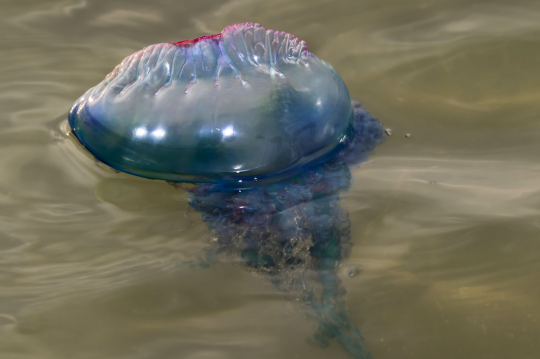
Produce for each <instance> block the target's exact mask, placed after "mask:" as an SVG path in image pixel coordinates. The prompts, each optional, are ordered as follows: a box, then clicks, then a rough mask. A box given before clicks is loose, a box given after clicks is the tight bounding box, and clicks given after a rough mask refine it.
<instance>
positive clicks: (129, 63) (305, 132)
mask: <svg viewBox="0 0 540 359" xmlns="http://www.w3.org/2000/svg"><path fill="white" fill-rule="evenodd" d="M69 125H70V127H71V129H72V133H73V134H74V135H75V137H76V138H77V139H78V140H79V142H80V143H81V144H82V146H84V147H85V148H86V149H87V150H88V151H89V152H90V153H91V154H92V155H94V156H95V158H96V159H98V160H100V161H102V162H104V163H106V164H107V165H109V166H111V167H112V168H114V169H116V170H118V171H122V172H127V173H130V174H134V175H137V176H141V177H146V178H151V179H159V180H166V181H169V182H171V184H173V185H174V186H175V187H176V188H183V189H185V190H186V192H187V193H188V194H189V195H190V198H189V201H190V205H191V207H192V208H193V209H195V210H196V211H197V212H199V213H200V214H201V218H202V220H203V221H204V222H206V223H207V224H208V227H209V230H210V233H211V238H213V240H212V241H210V244H209V246H208V247H207V248H206V250H205V251H204V255H203V256H201V258H200V259H197V260H194V261H191V262H189V263H183V264H182V265H189V266H195V267H197V268H199V267H200V266H202V267H206V266H208V265H211V264H212V263H216V262H220V261H222V260H225V261H227V262H229V261H232V262H234V263H241V264H242V265H244V266H246V267H248V268H250V269H251V270H252V271H254V272H256V273H259V274H261V275H263V276H265V277H267V278H268V279H269V280H270V281H271V282H272V283H273V284H274V285H275V287H276V288H277V289H278V290H280V291H281V292H283V293H284V294H286V295H288V296H290V297H293V298H295V299H297V300H300V302H301V303H303V308H304V309H305V310H306V312H305V313H306V315H307V316H308V317H310V318H312V319H313V320H314V321H315V322H316V323H317V325H318V328H317V330H316V332H315V334H314V336H313V337H312V338H311V339H310V342H311V343H313V344H317V345H320V346H322V347H325V346H327V345H329V344H330V339H336V341H337V342H339V343H340V344H341V345H342V347H343V348H344V349H345V350H346V351H347V352H348V353H349V354H351V355H352V356H353V357H355V358H358V359H368V358H370V357H371V356H370V354H369V352H368V351H367V350H366V349H365V345H364V341H363V338H362V335H361V334H360V332H359V330H358V328H357V327H356V326H355V325H354V324H353V322H352V320H351V318H350V315H349V312H348V310H347V307H346V304H345V298H344V295H345V292H346V291H345V288H344V287H343V286H342V285H341V281H340V279H339V276H338V273H337V272H338V269H339V267H340V266H341V263H342V261H343V260H344V259H346V258H348V256H349V255H350V252H351V249H352V243H351V242H350V239H351V234H350V220H349V218H348V215H347V213H346V212H345V211H343V210H342V209H341V208H340V193H342V192H344V191H347V190H348V189H349V187H350V185H351V181H352V176H351V172H350V170H349V167H350V166H354V165H358V164H359V163H361V162H364V161H366V160H367V158H368V154H369V152H370V151H372V150H373V149H374V148H375V146H376V145H378V144H379V143H380V142H381V141H382V133H383V128H382V125H381V123H380V122H379V121H377V119H376V118H374V117H373V116H372V115H371V114H370V113H369V112H368V111H366V109H364V108H363V107H362V106H361V105H360V104H359V103H357V102H355V101H351V99H350V96H349V92H348V90H347V87H346V86H345V84H344V82H343V80H342V79H341V77H340V76H339V75H338V74H337V72H336V71H335V70H334V69H333V68H332V66H331V65H329V64H328V63H326V62H324V61H323V60H320V59H318V58H317V57H316V56H315V55H313V54H311V53H309V52H308V51H307V47H306V44H305V42H304V41H300V40H299V39H298V38H296V37H294V36H292V35H290V34H287V33H284V32H280V31H274V30H268V29H266V28H264V27H262V26H260V25H259V24H254V23H243V24H237V25H231V26H228V27H227V28H225V29H224V30H223V31H222V32H221V34H218V35H213V36H203V37H201V38H198V39H194V40H187V41H181V42H177V43H167V44H157V45H152V46H149V47H147V48H145V49H144V50H141V51H139V52H136V53H135V54H133V55H130V56H128V57H127V58H126V59H124V60H123V61H122V63H121V64H120V65H118V66H117V67H116V68H115V69H114V70H113V71H112V72H111V73H110V74H109V75H108V76H107V77H106V78H105V80H104V81H103V82H101V83H100V84H98V85H97V86H96V87H94V88H91V89H90V90H88V91H87V92H86V93H85V94H84V95H83V96H82V97H81V98H79V100H77V101H76V102H75V104H74V105H73V107H72V108H71V111H70V113H69ZM182 182H192V183H196V184H195V185H190V186H185V185H183V184H181V183H182Z"/></svg>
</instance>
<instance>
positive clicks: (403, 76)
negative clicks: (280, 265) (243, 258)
mask: <svg viewBox="0 0 540 359" xmlns="http://www.w3.org/2000/svg"><path fill="white" fill-rule="evenodd" d="M0 18H1V20H2V21H0V30H1V33H2V37H1V38H0V42H1V45H2V57H1V58H0V63H1V66H0V78H1V81H0V121H2V127H1V130H0V140H1V141H0V153H1V155H0V202H1V203H2V206H1V207H0V333H1V335H0V354H1V355H0V357H1V358H7V359H11V358H17V359H19V358H25V359H26V358H32V359H33V358H36V359H37V358H39V359H44V358H47V359H48V358H51V359H52V358H54V359H57V358H70V359H72V358H97V357H99V358H178V357H182V358H253V357H257V358H329V357H332V358H348V357H349V355H348V354H347V353H346V351H345V350H343V349H342V348H341V346H340V345H338V344H337V341H336V340H331V341H330V342H329V343H330V345H329V347H328V348H326V349H324V350H323V349H320V348H318V347H317V346H313V345H309V344H308V343H306V341H305V339H306V338H309V337H313V334H314V333H313V323H312V322H310V321H309V320H306V319H305V316H306V311H307V309H305V310H304V311H302V310H299V309H300V308H301V307H302V305H301V302H296V301H292V300H290V298H288V297H284V295H283V293H282V292H280V291H279V290H278V289H276V287H275V286H274V285H272V284H271V283H270V282H269V281H265V280H261V278H260V276H261V274H256V275H252V273H251V271H250V270H247V268H248V267H246V266H235V265H232V264H230V263H222V262H220V263H217V264H213V265H212V266H210V267H209V268H208V269H206V270H199V269H192V268H188V267H185V266H182V265H179V263H186V262H189V261H190V260H192V259H193V258H198V257H201V255H202V254H203V253H205V250H206V249H207V248H208V246H211V244H209V243H208V242H207V241H206V239H207V238H208V236H209V233H210V232H209V230H208V228H207V227H206V225H205V224H204V223H203V222H202V221H201V220H200V214H199V213H197V212H196V211H195V210H194V209H193V208H192V207H190V206H189V204H188V196H187V195H186V194H185V193H184V191H182V190H179V189H177V190H175V189H174V188H173V187H171V186H169V185H167V184H165V183H161V182H159V181H148V180H143V179H138V178H134V177H131V176H128V175H124V174H117V173H114V172H112V171H110V170H109V169H107V168H103V167H102V166H101V165H99V164H95V163H94V161H93V160H92V159H91V158H89V157H86V155H85V154H84V153H82V152H81V151H79V150H77V149H76V148H75V147H74V144H73V142H72V141H69V140H66V139H65V136H61V135H59V134H58V130H57V128H58V124H59V123H61V122H62V121H64V120H65V118H66V114H67V111H68V108H69V107H70V105H71V104H72V102H73V101H74V100H75V99H76V98H77V97H78V96H79V95H80V94H81V93H83V92H84V91H85V90H86V89H87V88H89V87H91V86H92V85H94V84H96V83H98V82H99V81H100V80H101V79H102V78H103V76H104V75H105V74H106V73H108V72H109V71H110V70H111V69H112V68H113V67H114V66H115V65H116V64H117V63H118V62H119V61H120V60H121V59H123V58H124V57H125V56H126V55H128V54H131V53H133V52H134V51H136V50H139V49H140V48H142V47H144V46H145V45H148V44H153V43H158V42H164V41H178V40H180V39H188V38H194V37H197V36H200V35H203V34H204V35H208V34H211V33H213V32H215V31H216V30H217V31H219V30H220V29H222V28H224V27H225V26H226V25H228V24H231V23H238V22H242V21H256V22H260V23H262V24H263V25H265V26H267V27H270V28H275V29H280V30H284V31H287V32H290V33H293V34H295V35H297V36H299V37H300V38H302V39H305V40H306V41H307V43H308V45H309V48H310V50H311V51H312V52H314V53H315V54H316V55H317V56H319V57H320V58H322V59H324V60H326V61H328V62H330V63H331V64H333V65H334V67H335V68H336V69H337V71H338V72H339V73H340V75H341V76H342V77H343V79H344V81H345V82H346V84H347V86H348V87H349V90H350V92H351V97H352V98H355V99H361V100H362V101H363V102H364V105H365V106H366V107H367V108H368V109H369V111H370V112H372V113H373V114H375V115H377V117H379V118H380V119H382V121H383V122H384V124H385V127H388V128H390V129H392V136H390V137H388V138H387V141H386V143H385V144H384V146H381V147H379V148H377V150H376V152H375V154H374V155H372V156H371V158H370V161H369V162H367V163H365V164H363V165H362V167H361V168H358V169H353V170H352V177H353V178H354V181H353V183H352V185H351V188H350V190H349V191H348V192H347V193H346V194H345V195H342V197H341V198H340V204H339V205H340V207H341V209H342V210H343V211H346V212H348V213H349V220H350V221H351V240H350V243H352V244H353V245H354V247H352V253H351V255H350V256H349V258H347V259H343V261H342V265H341V267H339V268H338V269H337V271H336V275H337V276H338V277H339V278H340V279H341V280H342V284H341V285H342V286H343V287H344V288H346V289H347V294H346V303H347V307H348V313H349V315H350V317H349V319H350V321H351V323H353V324H354V325H355V326H356V327H358V328H359V330H360V332H361V333H362V335H363V337H364V345H365V347H366V348H368V349H369V351H370V352H371V355H372V357H373V358H435V357H436V358H449V359H450V358H452V359H453V358H471V359H472V358H474V359H476V358H483V357H485V358H497V359H498V358H501V359H502V358H536V357H538V356H539V353H540V348H539V347H538V343H537V338H539V337H540V322H539V320H540V319H539V316H540V311H539V309H538V302H539V301H540V291H539V290H538V289H537V287H538V286H537V283H538V280H539V274H538V273H539V270H540V268H539V266H540V264H539V263H540V243H539V242H538V238H539V232H540V230H539V226H540V221H539V220H538V218H539V216H538V212H539V210H540V188H538V186H539V185H538V177H539V175H540V165H539V162H538V153H539V152H540V151H539V147H538V146H539V142H538V141H537V137H538V113H540V108H539V105H538V103H539V101H538V98H539V94H540V70H539V67H538V57H539V55H540V54H539V49H540V46H539V45H540V7H539V5H538V3H537V2H536V1H530V0H529V1H527V0H522V1H516V2H512V3H509V2H508V1H498V0H489V1H483V0H474V1H470V0H469V1H461V0H452V1H449V0H433V1H431V0H430V1H420V0H413V1H408V2H406V3H403V2H400V1H392V0H389V1H383V2H380V1H378V2H377V1H345V0H344V1H331V2H328V1H325V0H311V1H303V0H293V1H290V0H288V1H281V0H276V1H268V2H262V1H256V0H231V1H224V2H223V1H219V2H218V1H215V0H200V1H197V2H188V1H176V2H171V1H168V0H163V1H160V0H156V1H153V2H151V3H149V2H144V1H138V0H134V1H129V2H128V1H97V0H96V1H84V0H41V1H24V2H23V1H21V2H7V3H6V4H4V5H3V6H2V11H1V13H0ZM406 133H410V134H411V137H409V138H406V137H405V134H406ZM351 269H352V270H353V272H354V276H349V275H348V273H349V271H350V270H351ZM254 272H256V273H257V271H256V270H254Z"/></svg>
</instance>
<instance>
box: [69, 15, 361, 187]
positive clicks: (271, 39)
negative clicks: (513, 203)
mask: <svg viewBox="0 0 540 359" xmlns="http://www.w3.org/2000/svg"><path fill="white" fill-rule="evenodd" d="M352 117H353V111H352V107H351V99H350V96H349V92H348V90H347V87H346V86H345V84H344V82H343V80H342V79H341V77H340V76H339V75H338V74H337V72H336V71H335V70H334V68H333V67H332V66H331V65H330V64H328V63H327V62H325V61H323V60H320V59H319V58H317V57H316V56H315V55H313V54H312V53H310V52H309V51H308V50H307V46H306V43H305V42H304V41H301V40H299V39H298V38H296V37H295V36H293V35H290V34H287V33H285V32H282V31H274V30H269V29H266V28H264V27H262V26H261V25H259V24H255V23H243V24H236V25H231V26H228V27H226V28H225V29H224V30H223V31H222V32H221V33H220V34H218V35H213V36H203V37H200V38H197V39H193V40H186V41H180V42H176V43H163V44H156V45H151V46H148V47H146V48H145V49H143V50H141V51H138V52H136V53H134V54H132V55H130V56H128V57H126V58H125V59H124V60H123V61H122V62H121V63H120V64H119V65H118V66H116V68H115V69H114V70H113V71H112V72H111V73H110V74H109V75H107V77H106V78H105V79H104V80H103V81H102V82H101V83H100V84H98V85H97V86H95V87H93V88H91V89H90V90H88V91H87V92H86V93H85V94H84V95H83V96H82V97H80V98H79V99H78V100H77V101H76V102H75V104H74V105H73V107H72V108H71V110H70V113H69V124H70V127H71V129H72V132H73V133H74V134H75V135H76V137H77V138H78V140H79V141H80V142H81V144H82V145H83V146H84V147H85V148H86V149H87V150H88V151H90V152H91V153H92V154H93V155H94V156H95V157H96V158H97V159H98V160H100V161H102V162H104V163H106V164H107V165H109V166H111V167H113V168H115V169H117V170H120V171H123V172H127V173H131V174H134V175H137V176H142V177H147V178H152V179H162V180H167V181H175V182H214V183H215V182H221V183H233V182H234V183H241V182H242V181H244V182H253V181H258V180H264V179H268V178H278V177H284V176H287V175H290V174H293V173H295V172H297V171H298V169H299V168H301V167H302V166H303V165H305V164H306V163H310V162H312V161H314V160H316V159H321V158H324V157H325V156H326V157H328V156H331V155H333V154H335V153H337V152H339V150H340V149H341V148H342V146H343V145H344V144H345V143H347V142H348V141H349V140H350V139H351V137H352V136H354V134H353V128H352V124H351V123H352Z"/></svg>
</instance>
